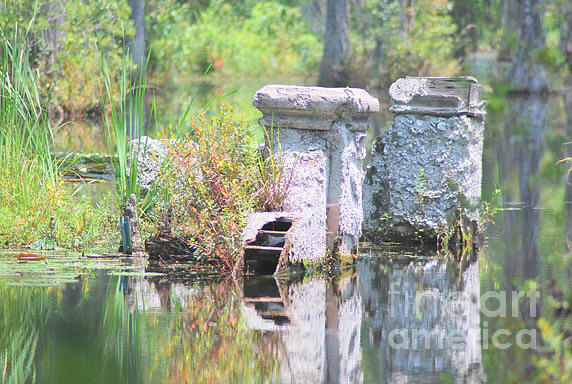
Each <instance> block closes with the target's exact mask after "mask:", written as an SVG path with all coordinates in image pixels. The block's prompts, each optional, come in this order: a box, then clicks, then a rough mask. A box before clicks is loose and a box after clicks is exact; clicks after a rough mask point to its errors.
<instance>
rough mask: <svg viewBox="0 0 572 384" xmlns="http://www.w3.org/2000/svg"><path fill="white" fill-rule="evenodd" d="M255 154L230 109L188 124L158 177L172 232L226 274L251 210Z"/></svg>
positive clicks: (232, 261) (202, 116) (231, 266)
mask: <svg viewBox="0 0 572 384" xmlns="http://www.w3.org/2000/svg"><path fill="white" fill-rule="evenodd" d="M255 161H256V160H255V152H254V150H253V147H252V145H251V143H250V139H249V136H248V127H247V126H246V124H245V123H243V122H241V121H237V120H235V117H234V112H233V110H232V108H230V107H224V106H223V107H221V108H220V111H219V114H218V115H216V116H214V117H212V118H210V119H209V118H207V117H206V116H205V114H204V113H201V114H199V115H198V116H196V118H195V119H194V121H193V122H192V130H191V133H190V134H188V135H186V136H184V137H182V138H181V139H180V140H178V142H177V143H176V144H174V145H173V146H172V148H171V160H170V166H169V167H167V169H165V170H164V171H163V175H162V177H161V179H162V183H163V186H164V189H165V192H166V198H165V201H169V203H168V206H165V207H163V209H168V208H171V210H172V218H173V221H172V224H173V232H174V234H175V235H177V236H181V237H183V238H185V239H187V240H188V241H189V242H190V243H191V244H193V245H194V246H195V247H196V249H197V250H198V252H199V254H200V255H202V256H204V257H208V258H210V259H211V260H215V262H217V263H218V268H219V269H220V270H221V271H228V270H231V269H232V268H233V266H234V262H235V259H236V257H237V255H238V253H239V247H240V232H241V230H242V228H243V226H244V223H245V219H246V217H247V214H248V213H249V212H251V211H252V209H253V207H254V203H255V202H254V198H253V196H254V192H255V189H254V183H253V178H254V172H255V171H256V167H255Z"/></svg>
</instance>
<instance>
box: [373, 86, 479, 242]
mask: <svg viewBox="0 0 572 384" xmlns="http://www.w3.org/2000/svg"><path fill="white" fill-rule="evenodd" d="M481 93H482V90H481V86H480V85H479V84H478V82H477V81H476V80H475V79H473V78H471V77H459V78H416V77H407V78H405V79H399V80H397V81H396V82H395V83H393V84H392V85H391V87H390V88H389V95H390V96H391V98H392V99H393V101H394V102H395V105H394V106H392V107H391V109H390V110H391V111H392V112H393V113H395V117H394V118H393V122H392V125H391V127H390V128H389V129H388V130H387V131H385V132H384V133H383V134H382V135H381V136H380V137H378V138H376V139H375V141H374V144H373V148H372V160H371V164H370V165H369V167H368V169H367V171H366V180H365V184H364V211H365V221H364V235H365V237H366V238H367V239H368V240H371V241H374V242H376V241H382V240H384V241H388V240H389V241H391V240H398V241H416V240H422V241H425V240H429V241H435V239H437V238H441V239H445V238H447V237H448V236H450V235H452V234H454V233H455V232H456V231H457V230H458V229H459V224H460V225H461V228H462V229H463V231H466V230H471V231H472V230H473V229H474V228H475V227H476V224H477V223H478V219H479V205H480V197H481V173H482V172H481V169H482V165H481V160H482V159H481V158H482V151H483V131H484V116H485V112H484V110H483V105H484V102H483V101H482V100H481Z"/></svg>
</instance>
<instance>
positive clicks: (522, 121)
mask: <svg viewBox="0 0 572 384" xmlns="http://www.w3.org/2000/svg"><path fill="white" fill-rule="evenodd" d="M549 106H550V103H549V101H548V100H547V99H546V98H545V97H540V96H538V95H530V96H520V97H514V98H512V99H511V103H510V106H509V108H508V110H507V116H506V120H505V121H506V124H505V128H504V135H503V138H502V140H501V141H500V143H499V145H498V146H497V161H498V167H499V179H500V183H501V185H503V186H504V188H503V189H502V191H503V192H502V193H503V203H504V207H503V208H512V209H514V210H506V211H505V212H504V227H505V231H506V236H505V237H506V238H507V239H519V240H520V244H516V243H515V242H513V241H512V240H511V243H512V244H511V246H509V247H507V255H506V263H507V264H510V265H511V266H513V268H505V273H506V274H507V281H509V282H510V281H511V280H513V279H514V278H516V277H518V278H524V279H529V278H533V277H536V276H537V275H538V250H537V244H538V235H539V225H540V220H539V219H540V211H539V209H540V184H539V182H538V181H539V180H538V177H537V172H538V169H539V164H540V160H541V159H542V156H543V154H544V150H545V149H544V147H545V145H544V129H545V126H546V117H547V114H548V109H549ZM515 168H516V169H517V172H515ZM514 178H518V179H517V180H518V183H516V180H514ZM513 180H514V181H515V182H514V183H513V182H512V181H513ZM514 185H518V190H514V189H513V186H514ZM518 231H520V233H518ZM514 266H518V268H514ZM507 288H508V287H507Z"/></svg>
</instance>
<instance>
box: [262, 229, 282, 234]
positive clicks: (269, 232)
mask: <svg viewBox="0 0 572 384" xmlns="http://www.w3.org/2000/svg"><path fill="white" fill-rule="evenodd" d="M258 233H266V234H268V235H286V231H270V230H268V229H261V230H259V231H258Z"/></svg>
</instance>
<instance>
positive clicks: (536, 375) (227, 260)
mask: <svg viewBox="0 0 572 384" xmlns="http://www.w3.org/2000/svg"><path fill="white" fill-rule="evenodd" d="M137 2H138V0H133V1H129V2H128V1H107V0H93V1H88V2H85V1H65V2H62V1H54V0H16V1H2V3H1V5H0V8H1V11H2V12H0V248H2V250H1V251H0V297H1V299H0V380H1V382H2V383H26V382H54V383H56V382H94V383H95V382H366V383H369V382H395V381H397V380H411V381H416V380H417V381H418V382H458V381H461V382H490V383H496V382H499V383H500V382H502V383H521V382H531V383H554V382H561V383H568V382H570V380H571V376H572V349H571V348H570V345H572V343H571V340H572V310H571V308H572V307H571V306H572V297H571V293H570V292H571V281H572V245H571V244H572V243H571V242H572V187H571V185H572V179H570V173H569V169H570V165H571V164H570V162H571V161H572V160H570V159H572V145H570V140H571V138H572V93H571V92H570V84H571V83H570V74H571V71H572V59H571V58H572V54H571V52H572V48H571V47H572V45H571V38H572V34H571V33H570V31H572V7H571V5H570V4H569V1H563V0H549V1H545V2H541V1H536V0H522V1H519V0H514V1H513V0H511V1H504V2H503V1H498V0H477V1H470V2H469V1H465V0H458V1H456V2H454V3H452V2H450V1H447V0H445V1H433V0H421V1H416V2H410V1H381V0H379V1H378V0H373V1H370V0H365V1H354V0H347V1H341V2H339V3H340V4H342V5H343V6H345V8H344V7H342V8H341V9H342V10H344V11H345V12H347V17H346V18H345V20H346V21H345V22H346V23H347V26H346V28H343V29H345V30H346V31H347V36H345V38H346V39H347V41H346V42H347V43H348V44H346V45H345V47H346V51H345V53H344V55H346V56H344V60H342V61H341V63H343V64H344V66H346V67H345V68H344V71H345V73H347V74H348V79H349V80H348V83H347V84H346V85H351V86H360V87H365V88H367V89H368V90H370V91H371V92H372V93H374V94H377V95H379V97H380V99H381V101H382V103H383V101H384V100H385V98H386V96H385V95H386V94H387V90H386V88H387V86H388V84H389V83H391V82H392V81H393V80H395V79H396V78H397V77H399V76H404V75H420V76H433V75H446V76H450V75H456V74H470V75H474V76H475V77H477V78H478V79H479V81H480V82H481V83H483V84H485V85H486V87H488V88H487V89H488V92H487V93H488V94H487V97H486V98H487V99H488V106H487V112H488V117H487V122H486V130H485V135H486V138H485V147H484V154H483V183H482V184H483V190H482V196H483V201H484V202H486V210H487V211H488V212H495V215H494V216H491V217H490V222H489V225H488V227H487V228H486V232H485V243H484V244H483V246H482V247H481V248H480V249H478V250H475V255H471V257H470V258H469V259H470V260H466V262H465V263H463V265H461V264H459V263H457V262H455V261H454V260H452V259H448V258H446V257H443V255H442V254H438V253H435V252H434V251H430V252H427V251H425V250H419V249H413V250H412V249H404V248H400V247H396V246H395V245H387V244H386V245H384V246H382V247H362V248H361V250H360V255H359V257H358V259H357V261H356V262H355V263H354V264H352V265H350V266H344V267H341V268H330V269H325V270H317V269H312V266H310V265H309V266H308V270H307V271H306V272H305V273H302V274H295V275H292V276H287V277H284V276H282V277H276V278H275V277H269V276H264V277H249V276H246V277H244V278H242V279H232V278H231V277H229V274H228V273H226V272H228V271H230V270H231V269H232V265H233V263H234V260H235V258H236V255H237V254H238V252H239V245H240V244H239V233H240V231H241V229H242V226H243V225H244V221H245V217H246V215H247V214H248V213H249V212H251V211H254V210H257V209H264V208H265V207H266V208H268V207H272V208H277V207H279V201H280V196H282V195H283V194H284V193H285V191H284V190H283V189H281V188H277V187H276V186H277V185H280V180H281V178H282V177H284V176H285V175H282V174H281V170H280V164H277V163H273V162H269V161H266V160H264V159H263V158H262V157H260V150H259V149H258V147H257V144H258V143H260V142H262V141H263V140H264V134H265V133H264V132H263V131H262V130H261V129H260V128H259V127H257V125H256V122H255V121H256V119H257V118H258V117H259V115H258V114H257V112H256V110H255V109H254V108H253V107H252V95H253V93H254V91H255V90H256V89H259V88H261V86H262V85H265V84H268V83H271V82H282V83H292V84H294V83H297V84H301V83H305V84H315V83H316V81H317V78H318V72H319V68H320V64H321V61H322V58H323V52H324V48H325V47H324V45H325V44H326V39H325V38H324V32H325V25H326V22H325V20H326V18H327V16H328V12H327V8H328V7H327V6H328V3H330V1H326V0H318V1H306V2H303V1H296V0H285V1H275V0H273V1H251V0H241V1H232V2H231V1H224V0H210V1H206V0H205V1H202V0H201V1H193V2H184V1H174V0H168V1H164V2H159V1H153V0H151V1H147V2H145V3H146V4H145V7H144V8H143V11H144V15H143V16H144V17H143V18H141V17H134V15H133V12H134V9H135V7H134V6H133V5H134V3H137ZM332 3H334V2H333V1H332ZM138 9H141V7H139V8H138ZM499 10H502V12H500V11H499ZM526 12H529V13H526ZM530 12H532V13H530ZM501 14H502V17H501ZM135 20H139V21H135ZM141 20H143V24H144V25H141ZM526 20H528V21H530V20H535V21H534V23H532V24H526V22H525V21H526ZM137 23H139V24H138V25H136V24H137ZM143 27H144V28H143ZM529 27H530V28H533V29H534V31H535V33H532V34H531V33H530V30H526V28H529ZM138 28H139V31H141V30H143V31H144V36H145V38H144V42H145V47H146V50H145V51H144V52H145V53H144V57H146V58H148V60H143V61H141V60H140V58H139V59H137V58H135V57H134V56H133V54H132V52H131V49H130V47H131V46H132V44H133V41H134V40H136V39H137V37H136V35H137V34H136V31H137V30H138ZM527 39H529V40H530V39H534V40H535V41H534V42H531V41H529V40H527ZM531 47H534V49H532V48H531ZM522 63H525V64H527V63H528V64H530V63H532V64H533V65H532V66H529V67H526V65H525V66H524V67H523V66H520V67H518V68H517V70H515V69H514V67H515V66H519V65H521V64H522ZM526 68H529V69H530V68H533V69H534V70H528V71H527V69H526ZM538 68H542V72H539V71H537V69H538ZM516 72H518V73H519V79H523V78H524V77H526V76H529V77H528V78H527V79H525V80H526V81H524V80H523V81H522V82H520V83H519V84H516V83H515V79H516V77H511V74H514V73H516ZM537 75H538V79H540V75H542V79H541V80H542V82H540V80H538V79H536V78H535V76H537ZM523 76H524V77H523ZM535 79H536V80H538V82H537V83H538V84H540V83H542V84H548V87H544V88H543V89H542V90H543V92H534V91H533V90H531V89H526V88H522V84H524V85H526V84H532V83H534V81H532V83H531V82H530V81H528V80H535ZM516 91H518V92H516ZM386 109H387V108H383V107H382V112H381V113H380V114H379V115H378V116H376V117H375V118H374V119H373V122H374V127H373V129H372V131H373V132H372V135H371V136H370V137H368V142H369V143H370V142H371V141H372V139H373V137H374V136H375V135H377V134H379V132H381V131H383V130H384V129H385V128H386V127H387V126H388V124H389V122H390V117H389V116H388V114H387V112H386V111H385V110H386ZM78 120H79V121H78ZM134 128H135V129H134ZM134 131H135V132H138V134H135V135H134V134H133V132H134ZM142 133H144V134H145V135H149V136H152V137H154V138H157V139H160V140H162V142H163V143H164V144H165V145H166V147H167V148H168V153H169V156H168V160H167V161H166V163H165V165H167V163H169V162H170V163H169V164H170V166H165V167H163V168H162V169H161V171H160V174H159V177H157V180H156V184H155V187H156V188H155V189H154V190H153V192H151V193H147V194H146V195H145V196H143V195H141V194H139V195H138V197H139V199H138V201H139V206H138V214H139V218H140V225H141V231H142V235H143V238H144V239H147V238H149V237H151V236H156V235H158V234H164V235H165V236H177V237H180V238H183V239H185V241H187V242H188V244H189V246H190V247H192V248H193V249H194V250H195V251H196V252H195V253H194V257H195V260H194V261H195V263H194V264H175V265H160V264H154V265H151V264H148V263H147V262H146V260H144V259H140V258H128V257H123V256H122V255H119V254H118V252H117V248H118V245H119V244H120V236H121V235H120V228H119V222H118V218H119V216H121V215H122V214H123V209H124V204H125V201H126V199H127V197H128V196H129V195H130V194H131V193H135V194H138V193H139V191H138V184H137V177H136V175H137V166H138V162H137V161H136V159H137V153H135V154H134V153H133V152H132V151H131V148H132V147H130V142H131V140H132V139H138V137H139V136H140V135H141V134H142ZM134 145H139V147H138V148H139V149H138V150H139V151H145V150H146V149H145V145H144V141H137V140H136V141H135V144H134ZM73 151H81V152H87V153H83V154H77V153H72V152H73ZM94 152H98V153H94ZM78 159H80V160H78ZM85 159H90V162H89V164H87V163H88V162H87V161H85ZM103 169H105V170H106V171H104V172H107V173H108V174H107V179H105V178H103V180H102V178H100V177H86V175H89V176H94V175H98V172H100V171H101V170H103ZM93 170H97V172H92V171H93ZM71 176H73V177H71ZM70 179H73V180H74V182H70ZM78 180H81V181H80V182H78ZM499 191H500V192H499ZM204 272H207V273H208V274H205V273H204ZM213 272H216V274H213ZM396 289H397V290H396ZM503 292H507V293H508V297H509V298H508V299H507V301H506V307H507V308H508V309H507V312H504V313H503V314H500V315H495V314H494V313H491V311H489V312H486V311H483V308H484V307H486V306H487V302H488V303H489V305H491V307H495V304H490V300H489V301H487V300H486V299H485V298H484V297H483V295H484V294H488V295H492V294H496V293H498V294H501V293H503ZM511 292H517V293H519V294H522V297H524V299H522V300H521V301H518V300H516V301H515V300H514V297H513V296H511ZM536 294H538V300H537V301H536V302H532V301H531V300H529V299H528V298H530V297H532V296H534V297H536V296H535V295H536ZM417 297H421V299H422V300H421V302H420V304H419V306H417V307H415V308H414V307H413V306H414V303H415V302H414V300H413V299H416V298H417ZM462 298H465V300H464V301H463V299H462ZM394 304H395V305H397V306H398V307H397V309H401V311H396V313H395V312H393V309H395V308H393V305H394ZM434 304H435V306H434ZM497 304H498V303H497ZM532 309H534V311H532ZM455 311H457V312H455ZM492 312H494V311H492ZM395 330H399V331H400V332H401V333H400V335H401V336H403V335H406V336H407V337H409V336H410V335H411V334H412V332H414V331H415V332H428V333H431V332H433V333H431V335H432V336H431V337H433V339H430V341H431V343H430V346H429V347H428V348H420V349H415V348H413V347H412V346H411V345H406V344H405V343H404V340H406V339H405V338H402V339H393V340H390V338H389V334H390V333H391V332H392V331H395ZM453 331H454V332H460V334H461V339H462V342H461V343H460V344H461V346H460V347H459V348H457V349H454V348H452V347H451V345H448V344H447V343H445V345H444V346H440V344H439V343H438V338H439V337H441V336H443V335H448V334H450V333H451V332H453ZM524 331H526V332H524ZM525 333H526V337H521V335H524V334H525ZM533 334H534V335H535V336H536V337H535V339H534V346H533V347H531V345H532V337H533V336H532V335H533ZM410 340H412V338H411V339H410ZM421 340H423V339H421ZM391 341H393V342H397V344H400V343H399V342H401V344H400V346H401V347H403V348H397V347H395V348H393V347H390V344H391ZM523 341H524V342H523ZM499 342H501V343H504V344H503V346H501V347H499ZM506 345H508V348H504V346H506Z"/></svg>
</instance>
